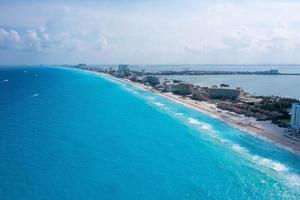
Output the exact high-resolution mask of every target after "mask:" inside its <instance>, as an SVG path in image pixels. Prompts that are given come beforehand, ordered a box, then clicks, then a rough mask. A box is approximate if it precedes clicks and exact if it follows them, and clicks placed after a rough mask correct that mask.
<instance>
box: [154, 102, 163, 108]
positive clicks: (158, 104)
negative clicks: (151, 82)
mask: <svg viewBox="0 0 300 200" xmlns="http://www.w3.org/2000/svg"><path fill="white" fill-rule="evenodd" d="M153 103H154V104H155V105H157V106H159V107H164V106H165V104H163V103H160V102H158V101H155V102H153Z"/></svg>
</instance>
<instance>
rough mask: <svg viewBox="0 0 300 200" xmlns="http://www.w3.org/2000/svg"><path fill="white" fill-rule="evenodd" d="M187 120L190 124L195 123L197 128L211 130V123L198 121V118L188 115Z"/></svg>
mask: <svg viewBox="0 0 300 200" xmlns="http://www.w3.org/2000/svg"><path fill="white" fill-rule="evenodd" d="M188 122H189V123H190V124H193V125H197V127H198V128H201V129H205V130H210V131H213V128H212V127H211V125H209V124H207V123H204V122H200V121H199V120H197V119H195V118H192V117H189V118H188Z"/></svg>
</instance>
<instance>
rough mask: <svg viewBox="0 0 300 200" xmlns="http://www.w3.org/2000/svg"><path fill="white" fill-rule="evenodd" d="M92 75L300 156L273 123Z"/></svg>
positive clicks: (294, 144)
mask: <svg viewBox="0 0 300 200" xmlns="http://www.w3.org/2000/svg"><path fill="white" fill-rule="evenodd" d="M92 73H94V74H96V75H100V76H104V77H107V78H109V79H113V80H116V81H121V82H125V83H129V84H132V85H134V86H136V87H138V88H140V89H143V90H146V91H150V92H153V93H155V94H157V95H160V96H163V97H165V98H167V99H169V100H171V101H175V102H176V103H179V104H181V105H183V106H186V107H189V108H192V109H194V110H196V111H198V112H201V113H204V114H206V115H209V116H211V117H214V118H217V119H219V120H221V121H223V122H225V123H227V124H228V125H230V126H232V127H234V128H237V129H239V130H241V131H243V132H246V133H247V134H250V135H252V136H254V137H258V138H260V139H262V140H265V141H267V142H270V143H272V144H274V145H276V146H278V147H280V148H283V149H285V150H288V151H289V152H292V153H294V154H296V155H298V156H300V142H297V141H292V140H291V139H290V138H287V137H286V136H284V135H283V134H284V129H283V128H280V127H277V126H276V125H275V124H272V123H271V121H256V120H255V119H254V118H252V117H245V116H243V115H239V114H236V113H232V112H229V111H226V110H221V109H219V108H216V105H215V104H212V103H208V102H200V101H195V100H192V99H188V98H184V97H181V96H178V95H174V94H172V93H161V92H158V91H156V90H154V89H153V88H151V86H146V85H143V84H140V83H137V82H133V81H130V80H128V79H123V78H117V77H114V76H111V75H109V74H105V73H99V72H92Z"/></svg>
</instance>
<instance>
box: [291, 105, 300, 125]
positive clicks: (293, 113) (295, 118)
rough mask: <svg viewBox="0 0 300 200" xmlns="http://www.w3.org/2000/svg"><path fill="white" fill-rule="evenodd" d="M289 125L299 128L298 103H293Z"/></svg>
mask: <svg viewBox="0 0 300 200" xmlns="http://www.w3.org/2000/svg"><path fill="white" fill-rule="evenodd" d="M291 127H292V128H293V129H300V103H294V104H293V105H292V111H291Z"/></svg>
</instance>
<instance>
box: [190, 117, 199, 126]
mask: <svg viewBox="0 0 300 200" xmlns="http://www.w3.org/2000/svg"><path fill="white" fill-rule="evenodd" d="M188 120H189V123H190V124H195V125H200V122H199V121H198V120H197V119H195V118H191V117H189V118H188Z"/></svg>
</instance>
